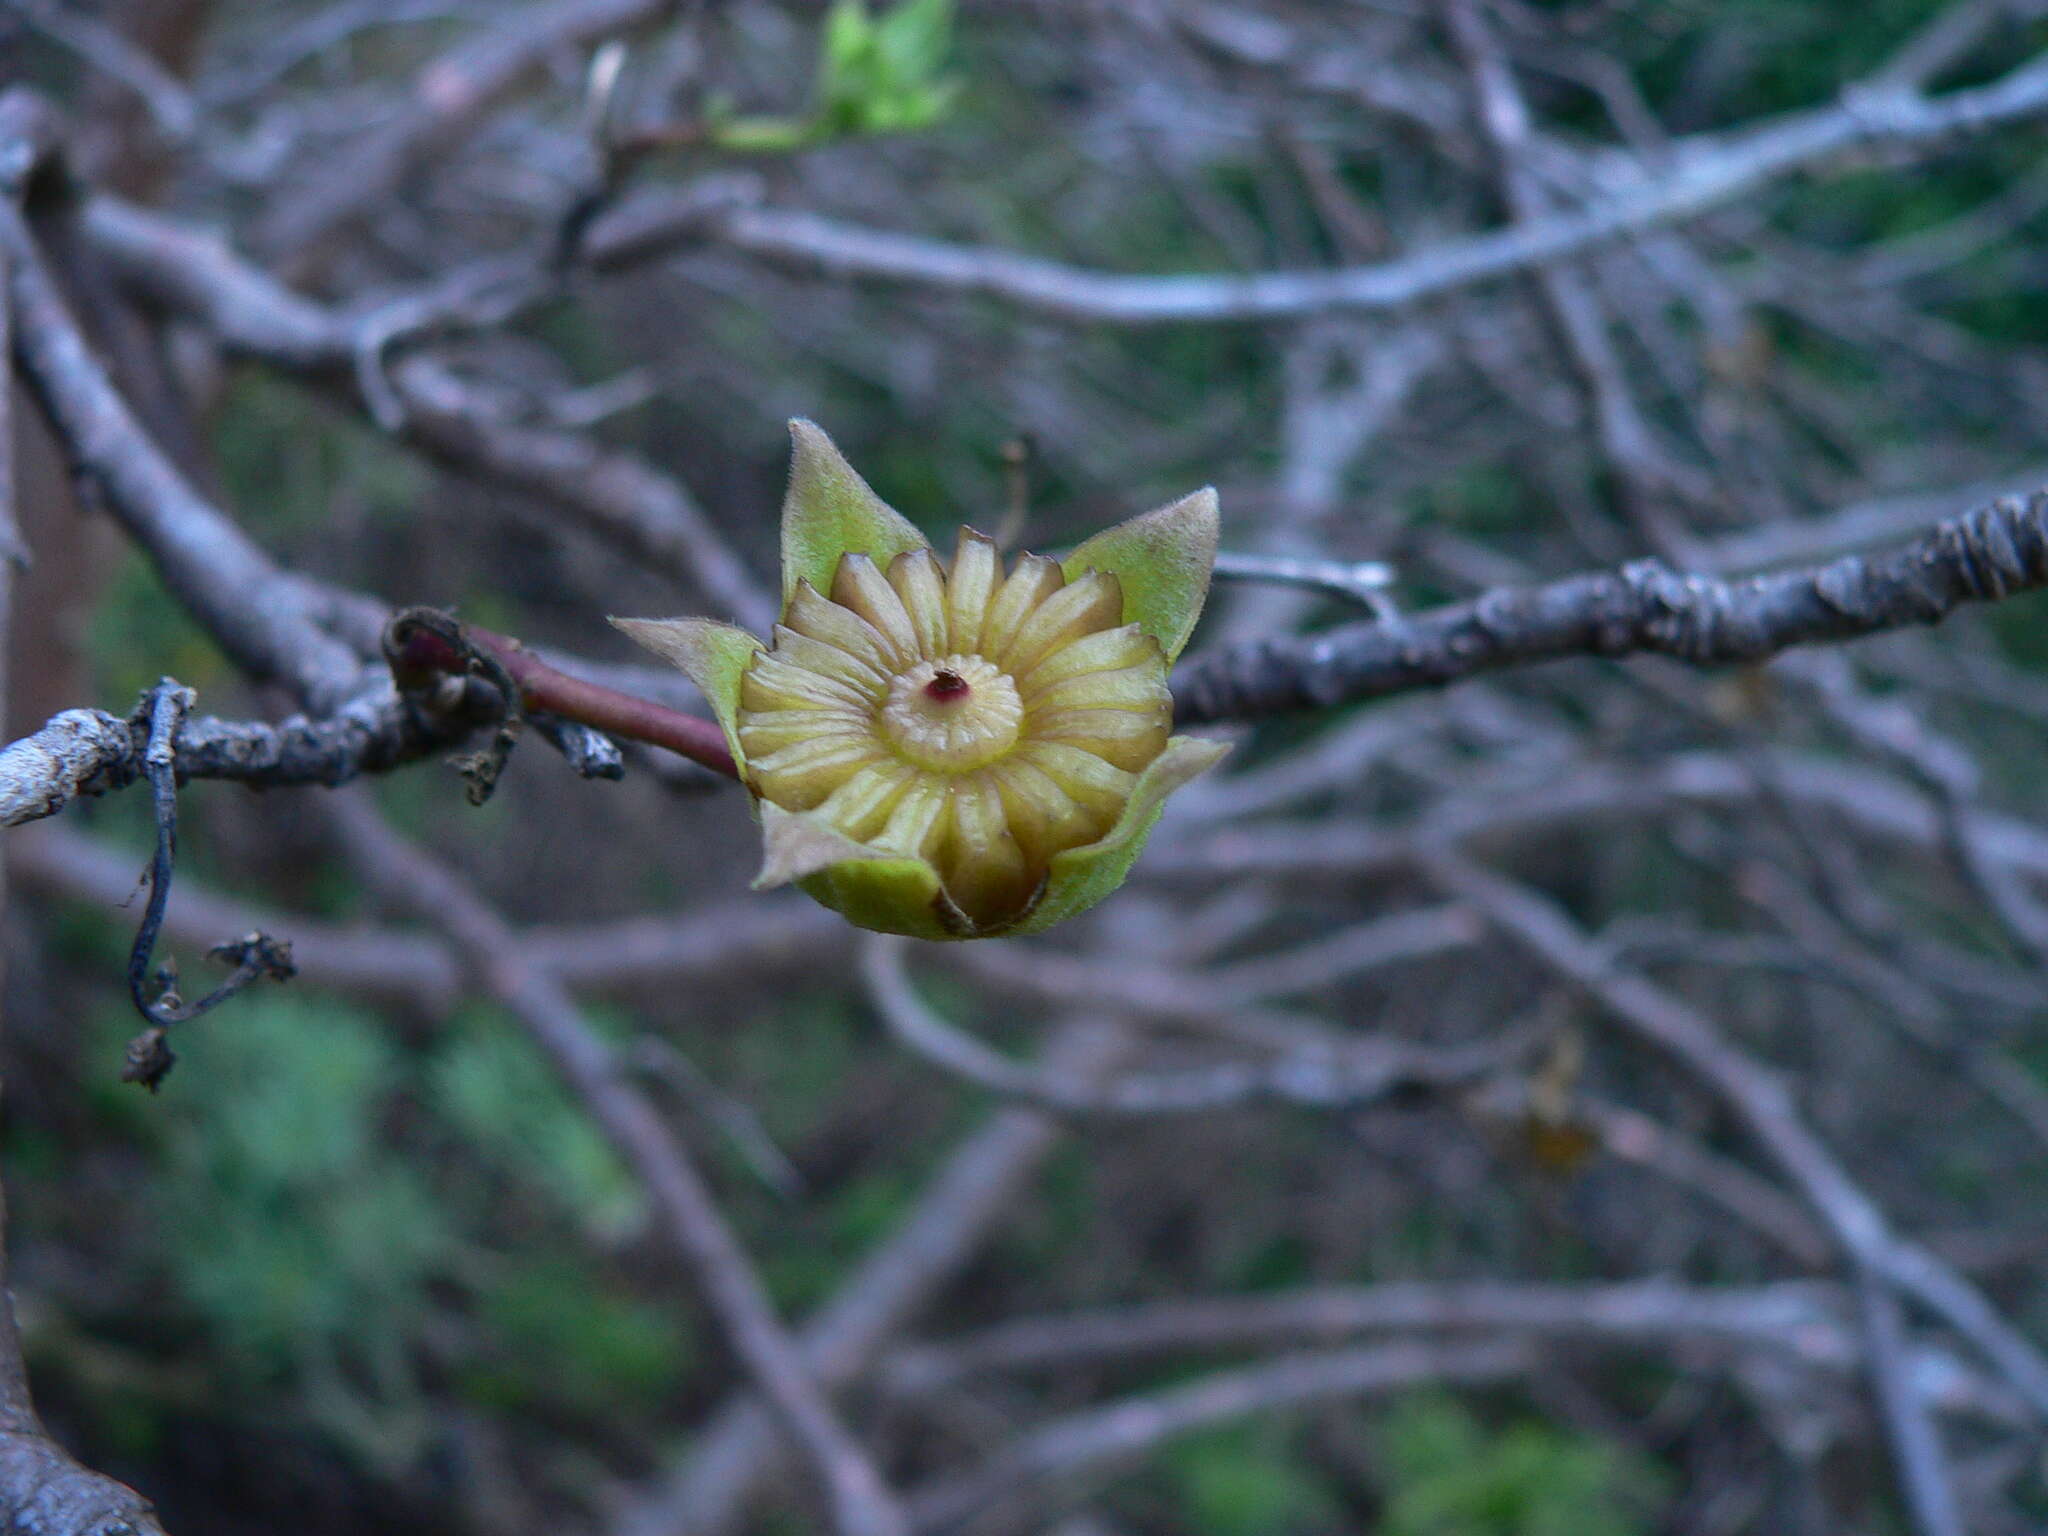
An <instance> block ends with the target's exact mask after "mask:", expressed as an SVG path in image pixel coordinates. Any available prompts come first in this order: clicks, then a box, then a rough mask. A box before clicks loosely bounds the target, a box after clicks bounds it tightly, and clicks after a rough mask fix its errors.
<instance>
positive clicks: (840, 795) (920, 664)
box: [738, 528, 1173, 928]
mask: <svg viewBox="0 0 2048 1536" xmlns="http://www.w3.org/2000/svg"><path fill="white" fill-rule="evenodd" d="M1123 611H1124V601H1123V590H1122V587H1121V585H1120V583H1119V582H1118V581H1117V578H1116V577H1114V576H1112V575H1109V574H1107V573H1105V572H1102V571H1088V572H1085V573H1083V574H1082V575H1081V576H1080V577H1079V578H1078V579H1076V580H1074V581H1071V582H1069V581H1068V580H1066V578H1065V577H1064V576H1063V575H1062V574H1061V571H1060V568H1059V566H1058V564H1056V563H1055V562H1053V561H1051V560H1047V559H1044V558H1043V557H1041V556H1037V555H1025V556H1023V557H1022V558H1020V559H1019V560H1018V561H1017V563H1016V566H1015V568H1014V569H1013V570H1011V571H1010V573H1009V574H1008V575H1007V576H1005V575H1004V574H1003V572H1002V568H1001V562H1000V559H999V557H998V555H997V553H996V548H995V545H994V544H993V543H991V542H990V541H989V540H988V539H985V538H983V537H982V536H981V535H980V534H978V533H976V532H974V531H973V530H972V529H970V528H963V529H961V530H960V537H959V543H958V547H957V552H956V553H955V555H954V557H953V560H952V563H951V564H950V565H947V564H944V563H942V562H941V561H940V560H939V559H938V558H937V556H935V555H934V554H933V553H932V551H930V550H928V549H919V550H910V551H906V552H904V553H902V554H899V555H897V556H896V557H895V558H894V559H893V560H891V561H890V562H889V566H888V569H887V570H886V571H884V570H881V569H879V568H878V567H877V566H876V565H875V564H874V562H873V561H872V560H870V559H869V558H868V557H867V556H866V555H864V554H857V553H856V554H847V555H844V556H842V557H841V558H840V561H839V566H838V569H837V571H836V572H835V573H834V576H833V580H832V591H831V596H829V597H826V596H823V595H821V594H820V593H819V592H818V591H817V590H816V589H815V588H813V587H812V586H811V585H810V583H809V582H808V581H800V582H799V584H798V586H797V589H796V591H795V593H794V594H793V595H792V597H791V600H790V603H789V608H788V611H787V613H785V615H784V618H783V622H782V623H781V624H780V625H778V626H777V627H776V631H775V644H774V647H773V649H771V650H767V651H762V652H759V653H758V654H757V655H756V656H755V658H754V660H753V662H752V664H751V665H750V666H749V667H748V669H747V671H746V673H745V675H744V678H743V680H742V683H741V688H740V710H739V717H738V724H739V737H740V741H741V743H742V744H743V745H744V747H745V749H746V761H747V777H748V780H749V782H750V783H751V785H752V787H753V789H754V790H755V792H756V793H757V794H759V795H760V796H761V797H762V798H763V799H765V800H768V801H771V802H773V803H774V804H776V805H778V806H780V807H782V809H784V810H786V811H814V812H816V813H817V814H818V815H819V816H820V817H821V818H822V819H823V820H824V821H826V822H827V823H829V824H830V825H831V826H832V827H833V828H835V829H836V830H838V831H839V832H842V833H844V834H845V835H846V836H847V837H849V838H852V839H853V840H855V841H856V842H860V843H864V844H866V845H867V846H869V847H871V848H874V849H876V850H878V851H881V852H884V853H892V854H901V855H905V856H908V857H911V858H919V859H924V860H926V861H928V862H929V863H930V864H932V865H933V866H934V867H935V868H936V869H937V870H938V872H939V878H940V881H941V883H942V884H943V885H944V887H945V890H946V893H947V895H948V896H950V897H951V898H952V901H953V903H954V905H955V906H957V907H958V908H959V909H960V911H961V913H962V914H963V915H964V916H965V917H966V918H967V920H968V921H969V922H970V923H972V924H973V925H974V926H975V927H977V928H992V927H999V926H1001V925H1003V924H1005V923H1007V922H1009V921H1011V920H1013V919H1015V918H1017V917H1018V916H1020V915H1022V913H1023V912H1024V911H1025V910H1026V909H1027V908H1028V907H1029V905H1030V904H1031V901H1032V898H1033V897H1034V896H1035V895H1036V894H1037V892H1038V890H1039V888H1040V886H1041V885H1042V884H1043V883H1044V880H1045V876H1046V871H1047V869H1048V868H1049V867H1050V864H1051V861H1052V858H1053V855H1055V854H1057V853H1061V852H1064V851H1065V850H1066V849H1069V848H1078V847H1080V846H1081V845H1082V844H1084V843H1091V842H1094V841H1095V840H1096V839H1098V838H1100V837H1101V836H1102V835H1103V834H1104V833H1106V832H1107V831H1108V830H1109V829H1110V827H1111V826H1112V825H1113V824H1114V823H1115V821H1116V818H1117V815H1118V813H1119V812H1120V811H1121V810H1122V809H1123V807H1124V805H1125V803H1126V802H1127V801H1128V800H1129V799H1130V795H1131V790H1132V788H1133V787H1134V786H1135V784H1136V783H1137V775H1138V774H1139V773H1140V772H1141V771H1143V769H1144V768H1145V767H1146V766H1147V765H1148V764H1149V763H1151V762H1152V761H1153V760H1154V759H1155V758H1157V757H1158V756H1159V754H1160V753H1161V752H1162V751H1163V750H1165V747H1166V741H1167V737H1168V735H1169V734H1170V732H1171V729H1172V723H1173V701H1172V699H1171V698H1170V697H1169V696H1168V694H1167V691H1166V656H1165V653H1164V652H1162V651H1161V650H1160V648H1159V642H1158V641H1157V640H1155V639H1153V638H1152V637H1151V636H1150V635H1148V634H1146V633H1144V632H1143V630H1141V629H1140V628H1139V627H1138V625H1136V624H1126V623H1124V622H1122V620H1123Z"/></svg>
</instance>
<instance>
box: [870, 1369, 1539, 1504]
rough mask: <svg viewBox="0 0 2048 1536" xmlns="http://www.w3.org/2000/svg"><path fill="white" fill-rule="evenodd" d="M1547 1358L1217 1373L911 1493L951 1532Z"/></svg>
mask: <svg viewBox="0 0 2048 1536" xmlns="http://www.w3.org/2000/svg"><path fill="white" fill-rule="evenodd" d="M1541 1360H1542V1356H1541V1354H1540V1353H1539V1352H1538V1351H1537V1350H1536V1349H1534V1348H1533V1347H1531V1346H1530V1345H1529V1344H1527V1343H1525V1342H1522V1341H1519V1340H1490V1339H1489V1340H1483V1341H1481V1342H1478V1343H1455V1344H1449V1343H1446V1344H1437V1343H1424V1342H1419V1341H1403V1342H1401V1343H1397V1344H1368V1345H1364V1346H1361V1347H1359V1348H1355V1349H1339V1350H1329V1351H1324V1352H1318V1353H1315V1354H1299V1355H1283V1356H1281V1357H1279V1358H1278V1359H1274V1360H1268V1361H1264V1362H1262V1363H1260V1364H1258V1365H1252V1366H1246V1367H1244V1368H1242V1369H1240V1370H1234V1371H1219V1372H1216V1373H1215V1374H1214V1375H1211V1376H1207V1377H1204V1378H1202V1379H1200V1380H1197V1381H1194V1382H1191V1383H1189V1384H1188V1385H1186V1386H1181V1387H1173V1388H1169V1389H1168V1390H1166V1391H1163V1392H1157V1393H1148V1394H1145V1395H1142V1396H1137V1397H1131V1398H1126V1399H1123V1400H1121V1401H1118V1402H1113V1403H1108V1404H1104V1405H1103V1406H1100V1407H1096V1408H1087V1409H1083V1410H1081V1411H1080V1412H1078V1413H1073V1414H1069V1415H1068V1416H1066V1417H1065V1418H1060V1419H1055V1420H1053V1421H1052V1422H1051V1423H1049V1424H1044V1425H1041V1426H1040V1427H1039V1428H1037V1429H1035V1430H1033V1431H1031V1432H1030V1433H1029V1434H1026V1435H1024V1436H1022V1437H1021V1438H1019V1439H1017V1440H1015V1441H1013V1442H1011V1443H1010V1444H1009V1445H1006V1446H1004V1447H1003V1448H1002V1449H1001V1450H999V1451H997V1452H996V1453H995V1454H994V1455H992V1456H991V1457H989V1459H988V1460H987V1461H985V1462H984V1463H982V1465H980V1466H978V1467H975V1468H973V1469H971V1470H969V1471H967V1472H962V1473H956V1474H954V1475H952V1476H949V1477H946V1478H944V1479H941V1480H939V1481H937V1482H934V1483H930V1484H927V1485H926V1486H925V1487H923V1488H920V1489H918V1490H916V1491H915V1492H914V1493H913V1494H912V1495H911V1501H910V1508H911V1513H912V1516H913V1518H914V1520H915V1523H916V1529H917V1530H918V1531H919V1532H939V1531H945V1530H950V1529H953V1528H954V1527H955V1526H956V1525H957V1524H958V1523H960V1522H962V1521H964V1520H966V1519H967V1518H968V1517H969V1516H970V1515H974V1514H977V1513H980V1512H982V1511H985V1510H988V1509H991V1508H995V1507H1000V1506H1001V1505H1003V1504H1005V1503H1006V1502H1008V1501H1009V1500H1012V1499H1015V1498H1017V1497H1018V1496H1020V1495H1023V1494H1026V1493H1036V1494H1037V1495H1038V1497H1039V1498H1040V1499H1043V1497H1044V1492H1043V1490H1042V1489H1041V1488H1039V1486H1038V1485H1042V1484H1045V1483H1048V1482H1054V1483H1070V1482H1072V1481H1074V1480H1076V1479H1079V1478H1083V1477H1091V1476H1100V1475H1101V1474H1102V1473H1103V1472H1104V1471H1105V1470H1107V1469H1109V1468H1110V1467H1113V1466H1115V1465H1118V1464H1121V1463H1126V1462H1129V1461H1132V1460H1134V1459H1136V1458H1138V1457H1141V1456H1143V1455H1145V1454H1146V1453H1147V1452H1149V1451H1151V1450H1152V1449H1153V1448H1154V1447H1156V1446H1158V1445H1160V1444H1162V1443H1163V1442H1165V1441H1167V1440H1170V1439H1173V1438H1175V1437H1176V1436H1180V1435H1185V1434H1189V1433H1191V1432H1193V1431H1195V1430H1197V1429H1201V1428H1205V1427H1206V1426H1208V1425H1211V1424H1217V1423H1223V1422H1227V1421H1229V1420H1231V1419H1237V1418H1243V1417H1245V1416H1246V1415H1248V1414H1253V1413H1271V1412H1274V1411H1276V1410H1280V1409H1286V1408H1298V1407H1302V1406H1305V1405H1307V1404H1310V1403H1318V1402H1328V1401H1332V1400H1349V1399H1354V1398H1363V1397H1375V1396H1379V1395H1381V1394H1384V1393H1387V1392H1392V1391H1397V1390H1399V1389H1401V1388H1404V1387H1414V1386H1420V1385H1423V1384H1426V1383H1447V1382H1449V1383H1459V1384H1472V1383H1477V1382H1487V1381H1498V1380H1500V1379H1501V1378H1502V1377H1507V1376H1517V1375H1521V1374H1524V1373H1525V1372H1528V1371H1531V1370H1534V1369H1536V1368H1537V1367H1538V1366H1539V1365H1540V1363H1541Z"/></svg>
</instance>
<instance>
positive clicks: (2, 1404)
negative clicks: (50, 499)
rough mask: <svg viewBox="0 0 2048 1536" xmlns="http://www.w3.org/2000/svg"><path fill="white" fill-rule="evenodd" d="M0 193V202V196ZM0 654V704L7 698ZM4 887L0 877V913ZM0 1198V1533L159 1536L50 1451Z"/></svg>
mask: <svg viewBox="0 0 2048 1536" xmlns="http://www.w3.org/2000/svg"><path fill="white" fill-rule="evenodd" d="M4 195H5V194H4V193H0V198H4ZM9 262H10V257H9V254H8V253H7V252H6V251H5V250H0V547H4V548H5V549H6V550H8V551H13V550H15V549H17V548H18V547H19V546H18V543H17V534H16V522H15V474H14V431H13V428H14V422H13V419H12V418H13V410H14V377H13V370H12V368H11V367H9V366H7V365H6V359H7V357H8V347H9V334H8V333H9V331H10V330H11V329H12V326H13V323H14V318H15V317H14V305H13V303H12V301H11V299H10V297H9V295H10V292H11V289H10V287H9V285H8V281H7V268H8V265H9ZM13 578H14V570H13V561H12V559H11V558H6V557H0V633H4V632H5V629H6V622H5V621H6V617H7V613H8V610H9V607H10V605H11V603H12V599H13V584H14V583H13ZM7 681H8V679H7V675H6V658H5V656H4V654H0V703H4V701H5V699H6V697H7V688H6V683H7ZM7 896H8V887H7V883H6V880H5V877H4V875H0V914H4V913H5V911H6V907H7ZM6 1228H7V1199H6V1195H5V1192H4V1191H0V1530H4V1531H6V1532H8V1533H9V1536H164V1531H163V1527H162V1526H161V1525H159V1524H158V1523H157V1519H156V1515H155V1514H154V1512H153V1511H152V1510H151V1509H150V1506H149V1501H148V1500H146V1499H144V1498H143V1497H142V1496H141V1495H140V1494H138V1493H136V1492H135V1490H134V1489H132V1488H129V1487H128V1486H126V1485H125V1484H123V1483H117V1482H115V1481H114V1480H113V1479H112V1478H110V1477H104V1476H102V1475H101V1474H99V1473H97V1472H93V1471H89V1470H88V1469H87V1468H85V1467H82V1466H80V1465H79V1464H78V1463H77V1462H75V1461H73V1460H72V1459H71V1458H70V1457H69V1456H67V1455H65V1454H64V1452H63V1451H62V1450H61V1449H59V1448H58V1446H57V1445H56V1443H55V1442H54V1441H52V1440H51V1439H50V1437H49V1434H48V1432H47V1431H46V1430H45V1429H44V1428H43V1423H42V1420H41V1419H40V1418H39V1417H37V1414H36V1411H35V1404H34V1401H33V1400H32V1399H31V1398H30V1396H29V1383H28V1362H27V1361H26V1360H25V1359H24V1358H23V1357H22V1349H21V1329H20V1325H19V1324H18V1323H17V1321H16V1319H15V1314H14V1290H13V1287H12V1286H10V1285H9V1283H8V1273H7V1235H6Z"/></svg>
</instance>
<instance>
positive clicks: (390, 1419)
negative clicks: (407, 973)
mask: <svg viewBox="0 0 2048 1536" xmlns="http://www.w3.org/2000/svg"><path fill="white" fill-rule="evenodd" d="M131 1023H132V1021H131ZM185 1054H186V1055H187V1057H188V1061H187V1064H186V1067H185V1070H184V1071H182V1072H180V1073H179V1074H178V1075H177V1076H175V1077H174V1078H172V1080H171V1087H170V1089H169V1090H168V1091H167V1092H166V1093H165V1095H164V1097H163V1100H162V1102H161V1104H160V1106H159V1107H160V1108H161V1110H162V1114H161V1116H159V1117H154V1123H155V1124H156V1126H157V1127H158V1134H159V1135H160V1137H161V1142H162V1145H161V1157H162V1165H163V1166H162V1168H161V1170H160V1174H159V1176H158V1178H157V1180H156V1183H155V1186H154V1193H155V1208H156V1211H157V1214H158V1217H159V1221H160V1231H161V1234H162V1238H163V1244H164V1248H163V1261H164V1263H165V1266H166V1268H167V1269H168V1271H169V1274H170V1278H171V1281H172V1283H173V1286H174V1289H175V1291H176V1293H177V1295H178V1297H179V1299H180V1300H181V1301H182V1302H183V1303H184V1304H185V1305H186V1306H187V1307H189V1308H190V1309H191V1310H192V1311H193V1312H194V1313H196V1314H197V1315H198V1317H199V1318H200V1319H201V1320H202V1321H203V1322H204V1323H205V1325H206V1327H207V1330H208V1332H209V1333H210V1334H211V1336H212V1339H213V1343H214V1346H215V1349H216V1351H217V1358H218V1359H219V1360H220V1362H221V1365H222V1369H223V1371H224V1373H225V1374H227V1375H228V1376H229V1377H230V1378H231V1380H232V1381H233V1382H234V1383H236V1384H237V1385H239V1386H240V1387H241V1388H242V1389H243V1390H245V1391H247V1390H254V1389H262V1388H272V1387H277V1386H280V1385H283V1384H286V1383H292V1382H296V1383H298V1384H299V1385H301V1386H302V1387H303V1388H305V1389H306V1390H307V1395H308V1402H309V1405H310V1407H311V1410H312V1415H313V1417H314V1418H315V1419H316V1420H318V1421H320V1422H321V1423H322V1424H323V1425H324V1427H326V1428H327V1429H329V1430H330V1431H332V1432H334V1433H336V1434H337V1435H338V1436H339V1437H340V1438H342V1439H343V1440H345V1441H346V1442H348V1443H350V1444H351V1445H352V1447H353V1448H354V1449H355V1450H357V1451H358V1452H359V1453H361V1454H363V1455H365V1456H366V1457H367V1458H369V1459H371V1460H374V1461H380V1462H386V1463H390V1462H394V1461H398V1460H402V1459H404V1458H405V1457H407V1456H408V1455H410V1454H411V1453H412V1451H413V1450H414V1449H415V1448H416V1441H417V1436H418V1434H419V1432H420V1427H421V1426H420V1423H419V1422H418V1420H419V1417H420V1416H419V1415H418V1414H417V1412H416V1410H415V1404H416V1400H417V1391H416V1388H415V1386H414V1383H413V1381H412V1379H411V1376H410V1373H409V1371H408V1370H407V1368H406V1366H405V1363H404V1362H405V1360H406V1357H407V1353H408V1351H407V1349H406V1335H407V1331H408V1327H409V1325H410V1324H411V1323H412V1322H413V1321H415V1320H416V1319H418V1318H419V1317H420V1316H422V1315H423V1313H424V1311H425V1309H426V1303H427V1288H428V1286H429V1285H430V1283H431V1282H432V1281H433V1280H434V1278H435V1277H436V1276H437V1275H439V1274H440V1273H442V1272H443V1271H444V1270H445V1269H446V1267H447V1265H448V1263H449V1260H450V1258H451V1257H452V1254H453V1251H454V1248H455V1245H456V1234H455V1232H454V1230H453V1229H452V1227H451V1225H450V1223H449V1221H448V1218H447V1215H446V1213H445V1212H443V1211H442V1210H440V1209H439V1208H438V1207H437V1206H436V1204H435V1202H434V1201H433V1199H432V1197H431V1195H430V1194H429V1192H428V1191H427V1189H426V1188H425V1186H424V1185H423V1183H422V1182H421V1180H420V1178H419V1176H418V1174H417V1173H416V1172H415V1171H414V1170H413V1169H412V1168H411V1167H409V1166H408V1165H407V1164H406V1162H405V1161H404V1160H403V1159H401V1158H400V1157H399V1156H398V1155H397V1154H396V1153H395V1152H394V1151H393V1150H392V1149H391V1148H389V1147H388V1146H386V1145H385V1144H384V1143H383V1141H382V1138H380V1137H379V1136H378V1134H377V1126H378V1122H379V1119H380V1117H381V1115H382V1113H383V1112H384V1110H385V1108H386V1107H387V1105H388V1102H389V1097H390V1095H391V1093H392V1092H393V1090H394V1089H395V1088H396V1086H397V1082H398V1062H397V1059H396V1057H395V1054H394V1053H393V1051H392V1049H391V1047H390V1046H389V1045H388V1044H387V1043H386V1042H385V1041H384V1039H383V1038H382V1037H381V1035H380V1034H379V1033H378V1032H377V1030H376V1028H375V1026H374V1024H373V1022H372V1021H371V1020H370V1019H369V1018H368V1017H367V1016H366V1015H364V1014H362V1013H360V1012H357V1011H355V1010H353V1009H350V1008H347V1007H344V1006H342V1005H340V1004H336V1003H331V1002H326V1001H323V1000H320V999H317V998H309V997H304V996H299V995H293V994H270V993H264V994H260V995H259V994H251V996H250V998H249V999H248V1000H247V1001H246V1002H244V1003H243V1004H241V1005H240V1006H239V1007H238V1008H237V1009H236V1010H235V1014H234V1018H233V1020H232V1023H231V1024H230V1023H228V1022H227V1021H226V1020H225V1016H223V1017H222V1018H221V1019H216V1020H215V1021H213V1022H212V1024H211V1026H210V1027H209V1028H208V1030H207V1031H206V1033H205V1034H204V1035H195V1036H194V1037H193V1040H192V1043H191V1044H189V1045H188V1046H187V1047H186V1052H185ZM409 1410H414V1411H409Z"/></svg>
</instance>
